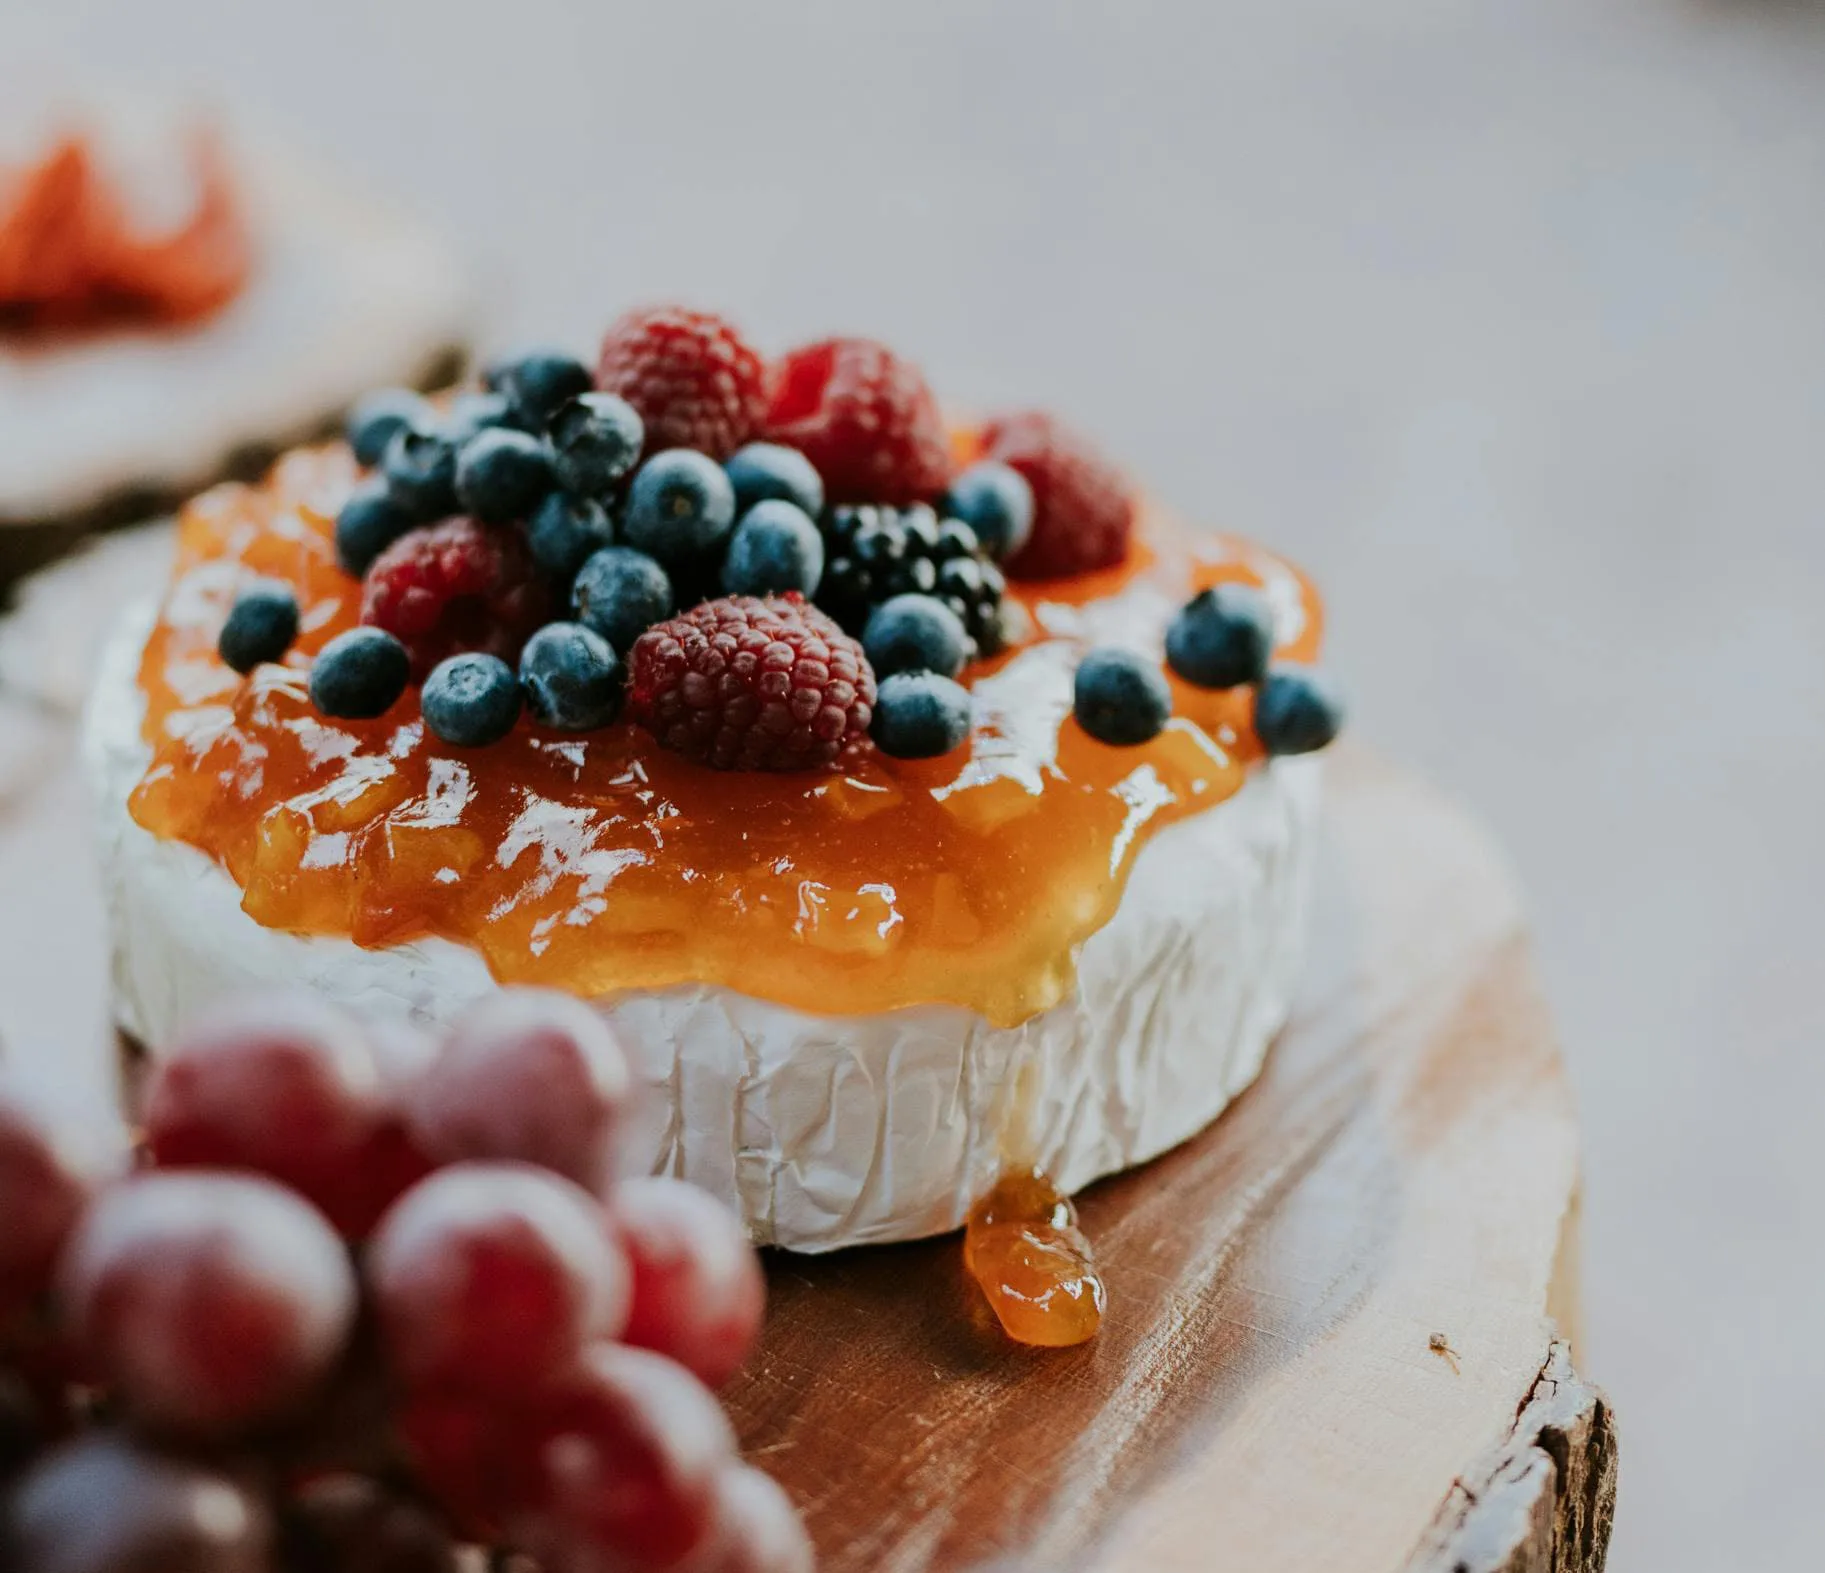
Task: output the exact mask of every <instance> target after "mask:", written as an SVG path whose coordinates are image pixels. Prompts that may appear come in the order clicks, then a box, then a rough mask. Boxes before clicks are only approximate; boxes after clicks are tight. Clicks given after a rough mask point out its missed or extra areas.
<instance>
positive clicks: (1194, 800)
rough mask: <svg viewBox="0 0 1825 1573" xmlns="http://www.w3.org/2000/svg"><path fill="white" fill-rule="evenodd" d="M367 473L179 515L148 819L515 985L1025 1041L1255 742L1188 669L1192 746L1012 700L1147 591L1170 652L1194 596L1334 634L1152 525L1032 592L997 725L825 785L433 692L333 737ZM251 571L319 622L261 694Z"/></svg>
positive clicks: (310, 479) (1270, 578) (252, 900)
mask: <svg viewBox="0 0 1825 1573" xmlns="http://www.w3.org/2000/svg"><path fill="white" fill-rule="evenodd" d="M357 476H358V471H357V469H356V467H355V464H354V461H353V460H352V459H351V458H350V457H349V455H348V453H347V452H346V450H344V449H342V448H340V447H335V448H326V449H315V450H303V451H299V452H297V453H293V454H291V455H289V456H288V457H287V458H285V459H284V460H282V461H281V462H280V464H279V465H278V466H277V468H276V469H275V471H274V472H273V475H272V476H271V477H270V478H269V480H268V481H267V482H266V483H265V484H263V485H262V486H260V487H257V488H247V487H238V486H228V487H220V488H217V489H216V490H214V491H212V492H209V493H207V494H206V495H205V496H203V497H201V498H199V499H197V500H196V501H195V502H194V503H192V504H191V505H190V507H189V508H187V509H186V510H185V513H184V516H183V520H182V524H181V539H180V556H179V562H178V566H177V569H176V573H175V578H174V580H173V583H172V585H171V587H170V590H169V593H168V594H167V596H166V598H165V601H164V605H163V608H162V610H161V612H160V615H159V618H158V621H157V624H156V627H155V628H154V630H153V633H152V636H151V638H150V640H149V642H148V644H147V646H146V650H145V655H144V657H143V661H142V664H141V669H140V682H141V685H142V688H143V690H144V693H145V696H146V702H147V704H146V716H145V736H146V739H147V741H148V743H149V744H150V745H151V747H152V749H153V751H154V757H153V760H152V763H151V765H150V767H149V768H148V769H147V771H146V774H145V777H144V779H143V780H142V781H141V783H140V785H139V786H138V788H137V789H136V790H135V791H134V793H133V797H132V802H131V809H132V813H133V817H134V818H135V819H136V820H137V821H138V822H139V823H140V824H141V825H143V826H145V827H146V828H147V829H148V830H150V831H153V832H154V833H156V834H158V835H160V836H165V837H172V838H176V839H179V840H182V841H186V842H189V843H190V844H191V845H193V846H196V847H199V848H201V849H202V850H203V851H205V852H207V853H208V854H210V856H212V857H213V858H215V859H216V860H217V861H218V862H219V863H220V864H222V865H223V867H225V868H226V869H227V870H228V871H229V873H230V874H231V875H232V876H233V877H234V879H235V881H236V882H237V883H238V884H239V885H240V887H241V890H242V892H243V902H242V905H243V906H244V908H245V910H246V911H247V912H248V913H249V914H250V915H251V916H252V917H253V918H255V919H256V920H258V921H259V922H261V923H263V924H266V925H269V926H271V927H276V928H283V929H290V930H295V931H299V932H307V933H320V934H340V935H346V936H348V937H349V938H351V939H352V940H354V941H355V943H357V944H359V945H364V946H383V945H393V944H398V943H400V942H403V941H407V940H414V939H419V938H423V937H425V936H429V935H438V936H442V937H443V938H445V939H449V940H453V941H456V942H458V943H460V944H464V945H468V946H471V947H473V948H474V949H476V950H477V951H479V952H480V953H481V954H482V956H483V957H484V958H485V959H486V961H487V964H488V966H489V967H490V969H491V970H492V971H493V973H494V975H495V977H497V978H498V979H500V980H501V981H502V982H503V983H541V984H547V985H554V986H558V987H562V988H567V989H570V990H572V991H574V992H577V993H580V994H583V995H588V996H593V995H600V994H605V993H609V992H612V991H615V990H621V989H630V988H658V987H662V986H665V985H668V984H679V983H689V982H702V983H712V984H719V985H722V986H723V987H726V988H731V989H736V990H739V991H741V992H743V993H747V994H751V995H754V996H757V997H760V998H764V999H769V1000H774V1001H777V1002H779V1003H781V1004H785V1005H790V1006H796V1007H799V1008H801V1009H805V1010H811V1011H817V1012H827V1013H865V1012H875V1011H882V1010H888V1009H892V1008H894V1007H897V1006H903V1005H912V1004H919V1003H928V1002H943V1003H948V1004H954V1005H960V1006H966V1007H968V1008H970V1009H972V1010H975V1011H977V1012H979V1013H981V1014H982V1015H983V1016H985V1017H987V1018H988V1019H989V1020H990V1021H992V1022H994V1023H997V1024H1001V1025H1008V1024H1013V1023H1017V1022H1020V1021H1023V1020H1025V1019H1026V1018H1027V1017H1029V1016H1031V1015H1033V1014H1034V1013H1036V1012H1038V1011H1040V1010H1043V1009H1045V1008H1046V1007H1048V1006H1050V1005H1052V1004H1054V1003H1056V1002H1057V1001H1058V1000H1060V999H1061V998H1063V997H1064V996H1065V995H1066V994H1067V993H1068V992H1069V990H1070V989H1071V987H1072V983H1073V957H1074V954H1075V948H1076V947H1077V946H1078V945H1079V944H1080V943H1081V942H1082V941H1083V940H1084V939H1085V938H1086V937H1087V936H1088V935H1090V934H1091V933H1092V932H1094V931H1095V930H1096V929H1097V928H1098V927H1100V926H1101V925H1102V924H1103V923H1105V922H1106V921H1107V920H1108V918H1109V917H1110V915H1111V913H1112V912H1113V911H1114V908H1115V905H1116V903H1117V902H1118V901H1119V899H1120V896H1121V890H1122V885H1123V882H1124V879H1125V877H1126V873H1127V870H1128V868H1129V866H1130V865H1131V863H1132V861H1133V859H1134V857H1135V855H1136V853H1137V852H1138V850H1139V848H1140V847H1141V846H1142V845H1144V844H1145V843H1146V842H1147V841H1148V840H1149V838H1151V837H1152V836H1154V835H1157V834H1158V833H1159V832H1160V831H1161V830H1162V829H1164V828H1165V827H1166V826H1168V825H1171V824H1173V823H1175V822H1176V821H1178V820H1181V819H1183V818H1185V817H1186V816H1187V815H1190V814H1196V813H1199V812H1202V811H1204V810H1206V809H1209V808H1212V807H1214V806H1215V805H1216V804H1218V803H1220V802H1221V801H1223V799H1225V798H1227V797H1228V796H1230V795H1231V794H1232V793H1233V792H1235V791H1236V790H1237V789H1238V787H1240V785H1241V784H1242V782H1243V779H1244V776H1245V772H1246V771H1247V770H1248V769H1249V768H1250V766H1251V764H1253V763H1254V762H1255V761H1256V760H1257V758H1258V756H1259V748H1258V745H1257V744H1256V743H1255V741H1254V738H1253V735H1252V732H1251V729H1250V706H1251V703H1252V699H1251V696H1250V695H1249V694H1248V693H1247V692H1246V691H1239V692H1236V693H1229V694H1214V693H1208V692H1203V691H1200V690H1197V689H1194V688H1191V687H1189V686H1187V685H1184V684H1181V683H1179V682H1177V681H1176V680H1174V683H1173V688H1174V706H1175V715H1174V719H1173V721H1172V723H1171V725H1170V726H1169V727H1168V728H1167V730H1166V731H1165V732H1164V733H1162V734H1161V735H1160V736H1159V737H1158V738H1156V739H1155V740H1154V741H1153V742H1151V743H1148V744H1145V745H1143V746H1141V747H1137V748H1127V749H1122V748H1111V747H1108V746H1105V745H1103V744H1100V743H1097V742H1095V741H1093V740H1092V739H1091V738H1089V737H1088V736H1087V735H1085V734H1084V733H1083V732H1082V731H1081V730H1080V729H1079V728H1078V726H1077V724H1076V723H1075V722H1074V721H1073V720H1071V719H1070V717H1069V714H1068V707H1067V708H1066V709H1064V710H1059V711H1057V712H1056V713H1054V712H1047V714H1046V715H1044V716H1042V717H1040V718H1039V719H1040V721H1041V722H1042V725H1041V727H1040V733H1041V735H1040V736H1039V738H1038V740H1037V741H1035V739H1034V738H1033V737H1032V736H1031V735H1030V734H1032V733H1033V732H1034V727H1033V725H1032V724H1031V723H1032V721H1033V719H1034V718H1033V717H1032V716H1031V715H1027V716H1026V717H1025V718H1024V719H1025V721H1026V722H1027V723H1028V724H1027V725H1025V726H1024V728H1023V727H1022V726H1021V724H1020V723H1021V721H1022V719H1023V718H1022V717H1021V716H1020V715H1017V714H1015V713H1014V709H1015V708H1016V707H1013V706H1009V707H1007V708H1004V709H998V708H997V703H995V702H990V699H991V696H993V695H996V694H1001V695H1002V696H1003V697H1004V698H1005V697H1007V696H1008V695H1015V696H1017V695H1018V694H1019V693H1020V692H1022V691H1023V690H1021V689H1020V688H1019V687H1018V686H1017V685H1016V686H1009V685H1011V684H1015V683H1016V679H1019V678H1020V677H1021V676H1022V674H1023V673H1025V672H1029V671H1035V670H1038V669H1039V668H1042V667H1045V666H1046V665H1047V664H1048V663H1052V664H1054V665H1055V666H1057V665H1058V664H1059V663H1066V662H1068V661H1069V660H1070V659H1071V657H1072V654H1073V652H1074V651H1075V650H1076V648H1077V647H1078V645H1079V643H1080V642H1081V638H1082V633H1081V628H1080V626H1079V624H1080V621H1081V618H1082V617H1083V616H1084V615H1085V612H1086V610H1087V609H1090V608H1091V607H1092V603H1099V602H1101V601H1102V600H1103V598H1105V597H1110V596H1117V595H1119V596H1123V597H1133V598H1136V600H1135V604H1136V605H1137V606H1142V607H1145V608H1152V607H1153V606H1154V603H1155V602H1157V603H1158V608H1157V610H1149V611H1147V612H1146V615H1147V616H1150V617H1152V618H1153V619H1154V623H1155V625H1156V626H1155V628H1154V632H1155V637H1156V638H1157V634H1158V632H1159V630H1160V629H1161V628H1163V624H1164V621H1165V618H1166V616H1168V615H1169V614H1170V611H1171V609H1172V607H1173V606H1175V605H1176V604H1177V603H1178V602H1180V601H1182V600H1183V599H1185V597H1186V596H1187V595H1188V594H1189V593H1190V592H1191V591H1192V589H1193V587H1194V586H1197V585H1203V584H1208V583H1212V582H1215V581H1217V580H1221V579H1241V580H1247V581H1251V582H1266V583H1268V584H1269V588H1270V593H1274V594H1276V595H1277V596H1278V597H1279V599H1280V600H1281V601H1282V602H1283V603H1284V604H1285V605H1286V606H1288V607H1289V608H1290V609H1291V612H1292V617H1291V622H1292V623H1293V624H1294V625H1296V628H1297V631H1296V636H1295V637H1293V638H1292V639H1290V640H1289V642H1288V645H1287V647H1286V648H1285V649H1284V650H1283V652H1282V654H1283V655H1284V656H1285V657H1287V658H1290V659H1295V660H1310V659H1313V658H1315V656H1316V653H1317V650H1318V645H1319V641H1320V637H1321V631H1322V615H1321V612H1320V608H1319V605H1318V601H1317V598H1316V596H1315V595H1314V594H1313V593H1312V591H1311V590H1310V587H1309V586H1308V585H1307V584H1306V582H1305V581H1304V580H1303V579H1302V578H1300V577H1299V576H1298V575H1297V574H1296V573H1295V572H1294V571H1293V570H1291V569H1290V568H1288V567H1287V566H1286V565H1285V564H1283V563H1281V562H1279V561H1278V560H1277V559H1274V558H1271V557H1269V556H1268V555H1267V554H1265V553H1263V552H1260V551H1258V550H1256V549H1255V548H1252V547H1248V546H1245V545H1243V544H1241V543H1239V542H1233V541H1224V540H1220V539H1216V538H1208V539H1204V540H1202V541H1200V542H1199V543H1197V544H1196V545H1195V546H1194V545H1193V544H1192V543H1191V542H1190V541H1189V540H1188V539H1187V538H1183V537H1181V536H1180V535H1179V534H1178V533H1177V532H1174V531H1172V530H1170V529H1169V528H1167V527H1166V526H1165V525H1164V523H1163V522H1162V521H1159V520H1154V521H1152V522H1151V523H1150V525H1149V530H1148V535H1147V541H1146V544H1145V547H1144V548H1140V549H1137V551H1136V553H1135V554H1134V559H1133V561H1131V562H1130V563H1128V564H1126V565H1124V566H1123V567H1121V568H1119V569H1115V570H1111V571H1109V572H1106V573H1102V574H1095V575H1089V576H1085V577H1084V578H1082V579H1078V580H1073V581H1066V582H1059V583H1051V584H1041V585H1024V586H1020V587H1018V594H1019V599H1020V600H1022V601H1023V602H1024V603H1025V604H1026V606H1027V607H1028V609H1029V611H1030V613H1031V623H1032V631H1031V634H1030V636H1029V637H1028V639H1027V640H1026V642H1025V643H1024V644H1023V645H1022V647H1021V648H1020V649H1018V650H1017V651H1015V652H1013V653H1011V654H1009V655H1004V656H1002V657H1001V658H999V659H998V660H997V661H996V662H993V663H984V664H983V665H982V666H980V667H978V668H974V669H972V671H971V672H970V673H968V674H966V677H965V681H966V682H970V683H972V684H974V685H976V686H977V687H978V690H979V693H978V698H979V701H980V702H979V704H978V711H979V716H978V721H977V726H976V731H975V734H974V736H973V737H972V739H971V742H970V745H969V747H968V748H967V749H965V750H959V751H958V752H957V753H955V754H953V755H951V756H949V757H946V758H943V759H938V760H927V761H904V760H894V759H889V758H886V757H885V756H883V755H880V754H878V753H876V752H875V751H874V750H873V749H872V748H863V749H860V750H858V751H856V752H855V753H854V755H853V756H851V757H850V758H849V759H848V761H847V762H846V765H845V768H843V769H840V770H838V771H836V772H833V773H827V774H802V775H765V774H739V773H724V772H717V771H712V770H708V769H705V768H703V767H700V766H697V765H693V764H689V763H687V762H685V761H684V760H682V759H679V758H678V757H676V756H674V755H671V754H669V753H667V752H666V751H665V750H663V749H661V748H660V747H659V746H658V745H657V744H656V743H655V742H654V741H653V739H652V738H651V737H650V736H649V735H647V734H646V733H644V732H642V731H641V730H639V729H638V728H636V727H635V726H633V725H632V724H631V723H620V724H617V725H615V726H613V727H610V728H608V729H606V730H604V731H601V732H597V733H591V734H588V735H584V736H575V735H567V734H563V733H558V732H552V731H545V730H541V729H539V728H537V727H535V726H534V725H532V724H531V723H530V722H529V721H522V722H521V724H520V726H519V728H518V729H517V730H516V731H515V732H514V734H513V735H512V736H511V737H510V738H508V739H507V740H506V741H505V742H503V743H499V744H496V745H495V746H493V747H490V748H486V749H476V750H463V749H457V748H453V747H450V746H448V745H445V744H442V743H439V742H438V741H437V740H436V739H435V738H432V737H430V736H429V735H427V733H426V731H425V728H424V726H423V723H422V721H421V719H420V717H419V712H418V701H417V696H416V693H415V692H408V693H407V695H406V696H405V697H404V698H403V699H402V700H401V701H400V702H399V704H398V705H396V706H395V707H394V709H393V710H392V711H391V712H390V713H389V714H387V715H386V716H384V717H382V718H380V719H379V720H376V721H371V722H348V721H332V720H328V719H325V718H324V717H322V716H320V715H318V714H317V713H316V711H315V710H314V709H313V708H312V706H311V704H310V701H309V699H308V698H307V696H306V692H305V673H306V669H307V668H308V665H309V661H310V657H311V655H312V654H313V653H314V652H315V651H316V650H317V649H318V648H320V647H321V646H322V645H323V643H324V642H325V641H326V640H328V639H329V638H330V637H331V636H332V635H334V634H336V633H338V632H340V631H342V630H343V629H345V628H347V627H349V626H350V625H351V624H352V623H354V622H355V621H356V619H357V614H358V601H359V586H358V585H357V584H356V582H355V581H354V580H352V579H350V578H349V577H348V576H346V575H345V574H344V573H343V572H342V571H341V570H340V569H339V568H338V567H337V565H336V561H335V554H334V549H333V545H332V540H331V536H332V526H333V520H334V516H335V513H336V511H337V509H338V507H339V506H340V504H341V502H342V501H343V499H344V498H345V496H346V495H347V493H348V491H349V489H350V487H351V486H352V485H353V483H354V482H355V480H356V479H357ZM256 573H257V574H262V575H269V576H273V577H277V578H281V579H285V580H288V581H290V582H291V583H292V584H293V585H294V586H296V588H297V590H298V593H299V599H300V604H301V606H302V607H303V609H304V615H303V632H302V635H301V637H300V639H299V642H298V645H297V648H296V649H295V650H294V651H293V652H292V653H291V655H290V656H289V657H288V659H287V663H286V664H285V665H284V666H269V667H263V668H261V669H260V670H258V671H256V672H255V673H254V674H253V675H252V676H251V677H249V678H247V679H242V678H239V677H237V676H236V675H235V673H234V672H232V671H231V670H230V669H229V668H228V667H227V666H226V665H225V664H224V663H223V662H222V661H221V660H220V659H219V657H218V656H217V654H216V649H215V643H216V637H217V634H218V631H219V630H220V627H221V624H222V620H223V618H224V617H225V616H226V614H227V609H228V606H229V604H230V602H231V601H232V599H233V595H234V592H235V588H236V586H237V585H238V584H239V583H242V582H244V581H245V580H246V579H247V578H248V577H249V576H251V575H253V574H256ZM1122 604H1124V605H1125V604H1127V603H1126V602H1123V603H1122ZM1022 663H1025V664H1024V665H1023V664H1022ZM1064 669H1068V667H1066V668H1064ZM984 684H987V685H989V686H986V687H985V686H983V685H984Z"/></svg>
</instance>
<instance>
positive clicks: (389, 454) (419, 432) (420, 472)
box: [380, 426, 456, 523]
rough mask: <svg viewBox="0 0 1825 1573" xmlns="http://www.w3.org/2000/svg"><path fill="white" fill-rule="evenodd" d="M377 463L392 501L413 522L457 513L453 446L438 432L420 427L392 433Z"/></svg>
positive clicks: (454, 452)
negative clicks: (379, 465) (391, 438)
mask: <svg viewBox="0 0 1825 1573" xmlns="http://www.w3.org/2000/svg"><path fill="white" fill-rule="evenodd" d="M380 463H381V469H382V471H383V472H384V473H385V475H386V479H387V490H388V492H390V493H391V494H392V497H393V501H394V502H395V503H396V504H397V505H398V506H399V507H400V508H401V509H403V510H404V511H405V512H407V513H409V514H411V515H412V517H413V518H414V519H415V520H417V521H419V522H420V523H425V522H428V521H430V520H432V519H442V518H446V517H447V516H448V515H450V514H452V513H454V512H456V445H455V444H454V443H453V442H451V441H450V439H449V438H448V437H446V436H444V435H443V434H442V433H441V432H438V431H432V430H429V429H427V428H425V427H422V426H407V427H405V428H404V429H403V430H401V431H398V432H395V433H394V434H393V440H392V441H391V442H389V443H388V444H387V451H386V454H385V456H384V457H383V458H382V459H381V461H380Z"/></svg>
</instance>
